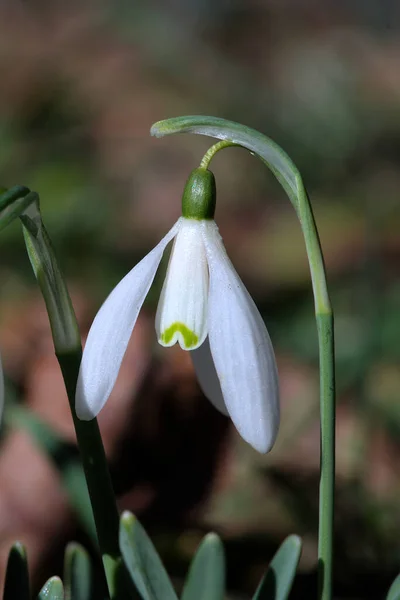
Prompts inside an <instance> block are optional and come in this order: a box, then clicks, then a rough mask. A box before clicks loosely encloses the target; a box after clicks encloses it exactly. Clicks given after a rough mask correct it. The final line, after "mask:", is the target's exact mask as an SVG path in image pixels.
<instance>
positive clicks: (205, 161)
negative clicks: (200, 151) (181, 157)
mask: <svg viewBox="0 0 400 600" xmlns="http://www.w3.org/2000/svg"><path fill="white" fill-rule="evenodd" d="M238 145H239V144H235V143H234V142H230V141H229V140H222V141H221V142H217V143H216V144H214V146H211V148H209V149H208V150H207V152H206V153H205V155H204V156H203V158H202V159H201V163H200V169H208V167H209V165H210V162H211V160H212V159H213V158H214V156H215V155H216V154H217V152H219V151H220V150H223V149H224V148H230V147H232V146H238Z"/></svg>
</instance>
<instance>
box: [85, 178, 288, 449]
mask: <svg viewBox="0 0 400 600" xmlns="http://www.w3.org/2000/svg"><path fill="white" fill-rule="evenodd" d="M215 199H216V193H215V179H214V175H213V174H212V173H211V171H209V170H208V169H205V168H199V169H195V170H194V171H192V173H191V175H190V176H189V179H188V181H187V183H186V186H185V190H184V194H183V199H182V216H181V217H180V218H179V219H178V221H177V222H176V223H175V225H174V226H173V227H172V229H171V230H170V231H169V232H168V233H167V234H166V236H165V237H164V238H163V239H162V240H161V241H160V242H159V243H158V245H157V246H156V247H155V248H154V249H153V250H152V251H151V252H149V254H147V256H145V257H144V258H143V259H142V260H141V261H140V262H139V263H138V264H137V265H136V266H135V267H134V268H133V269H132V270H131V271H130V272H129V273H128V274H127V275H126V276H125V277H124V279H122V281H121V282H120V283H119V284H118V285H117V286H116V287H115V288H114V290H113V291H112V292H111V294H110V295H109V297H108V298H107V300H106V301H105V302H104V304H103V306H102V307H101V309H100V310H99V312H98V314H97V316H96V318H95V320H94V322H93V324H92V327H91V329H90V331H89V335H88V339H87V342H86V346H85V349H84V353H83V358H82V363H81V368H80V372H79V378H78V383H77V391H76V412H77V415H78V417H79V418H80V419H84V420H89V419H92V418H94V417H95V416H96V415H97V414H98V413H99V411H100V410H101V408H102V407H103V406H104V404H105V402H106V401H107V399H108V397H109V395H110V393H111V391H112V389H113V387H114V384H115V381H116V378H117V375H118V371H119V369H120V366H121V362H122V359H123V356H124V354H125V351H126V348H127V345H128V342H129V339H130V337H131V334H132V330H133V327H134V325H135V322H136V319H137V316H138V314H139V311H140V309H141V307H142V304H143V302H144V300H145V298H146V296H147V293H148V291H149V289H150V286H151V284H152V282H153V279H154V277H155V274H156V271H157V269H158V266H159V264H160V261H161V258H162V255H163V252H164V250H165V248H166V246H167V245H168V243H169V242H170V241H172V240H174V241H173V247H172V251H171V256H170V260H169V265H168V269H167V273H166V276H165V280H164V285H163V288H162V291H161V295H160V300H159V303H158V308H157V314H156V323H155V326H156V333H157V338H158V341H159V343H160V344H161V345H163V346H172V345H173V344H175V343H176V342H178V343H179V345H180V346H181V348H183V350H187V351H190V353H191V357H192V360H193V364H194V367H195V370H196V373H197V377H198V380H199V383H200V386H201V388H202V390H203V392H204V394H205V395H206V396H207V397H208V398H209V399H210V401H211V402H212V403H213V404H214V406H216V408H218V409H219V410H220V411H221V412H223V413H224V414H227V415H229V416H230V417H231V419H232V421H233V423H234V425H235V426H236V428H237V430H238V431H239V433H240V435H241V436H242V437H243V438H244V439H245V440H246V441H247V442H248V443H249V444H251V445H252V446H253V447H254V448H255V449H256V450H258V451H259V452H268V451H269V450H270V449H271V447H272V446H273V444H274V442H275V439H276V436H277V433H278V427H279V387H278V376H277V369H276V363H275V357H274V351H273V348H272V344H271V341H270V338H269V335H268V332H267V329H266V327H265V324H264V321H263V319H262V317H261V315H260V313H259V312H258V310H257V307H256V305H255V304H254V302H253V300H252V298H251V296H250V295H249V293H248V291H247V290H246V288H245V286H244V285H243V283H242V281H241V279H240V278H239V276H238V274H237V273H236V271H235V269H234V267H233V265H232V263H231V261H230V260H229V258H228V255H227V253H226V250H225V247H224V245H223V242H222V239H221V236H220V234H219V231H218V227H217V225H216V223H215V221H214V211H215Z"/></svg>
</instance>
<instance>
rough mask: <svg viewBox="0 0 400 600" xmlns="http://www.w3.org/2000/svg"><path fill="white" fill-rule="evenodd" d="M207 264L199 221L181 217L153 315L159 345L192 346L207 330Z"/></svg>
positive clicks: (189, 347) (201, 339) (201, 338)
mask: <svg viewBox="0 0 400 600" xmlns="http://www.w3.org/2000/svg"><path fill="white" fill-rule="evenodd" d="M208 285H209V275H208V264H207V257H206V252H205V247H204V242H203V237H202V225H201V221H198V220H195V219H185V218H182V221H181V226H180V229H179V232H178V234H177V236H176V238H175V242H174V245H173V248H172V251H171V256H170V260H169V265H168V269H167V273H166V276H165V281H164V285H163V289H162V291H161V296H160V301H159V303H158V308H157V315H156V331H157V337H158V341H159V343H160V344H161V345H162V346H172V345H173V344H175V343H176V342H178V344H179V345H180V347H181V348H183V350H195V349H196V348H198V347H199V346H201V344H202V343H203V342H204V340H205V338H206V337H207V333H208Z"/></svg>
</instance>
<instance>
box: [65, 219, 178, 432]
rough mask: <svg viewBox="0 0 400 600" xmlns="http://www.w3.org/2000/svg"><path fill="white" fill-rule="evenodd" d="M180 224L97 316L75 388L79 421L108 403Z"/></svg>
mask: <svg viewBox="0 0 400 600" xmlns="http://www.w3.org/2000/svg"><path fill="white" fill-rule="evenodd" d="M180 224H181V219H179V220H178V221H177V222H176V223H175V225H174V226H173V227H172V229H171V230H170V231H169V232H168V233H167V235H166V236H165V237H164V238H163V239H162V240H161V242H159V244H157V246H156V247H155V248H154V249H153V250H152V251H151V252H149V254H147V255H146V256H145V257H144V258H143V259H142V260H141V261H140V262H139V263H138V264H137V265H136V266H135V267H134V268H133V269H132V271H130V272H129V273H128V274H127V275H126V276H125V277H124V278H123V279H122V281H120V282H119V284H118V285H117V286H116V287H115V288H114V290H113V291H112V292H111V294H110V295H109V296H108V298H107V299H106V301H105V302H104V304H103V306H102V307H101V308H100V310H99V312H98V313H97V315H96V317H95V319H94V321H93V324H92V327H91V328H90V331H89V335H88V338H87V341H86V345H85V349H84V352H83V357H82V363H81V367H80V370H79V377H78V383H77V388H76V396H75V408H76V414H77V415H78V417H79V418H80V419H83V420H87V421H88V420H90V419H93V418H94V417H95V416H96V415H97V414H98V413H99V412H100V410H101V409H102V408H103V406H104V404H105V402H106V401H107V399H108V397H109V395H110V393H111V391H112V389H113V387H114V384H115V381H116V379H117V375H118V372H119V369H120V366H121V362H122V359H123V357H124V354H125V351H126V348H127V346H128V342H129V339H130V337H131V334H132V330H133V327H134V325H135V323H136V319H137V316H138V314H139V311H140V309H141V307H142V304H143V302H144V300H145V298H146V296H147V293H148V291H149V288H150V286H151V284H152V282H153V279H154V276H155V274H156V271H157V268H158V266H159V264H160V261H161V258H162V255H163V252H164V250H165V247H166V245H167V244H168V242H170V241H171V240H172V238H173V237H174V236H175V235H176V233H177V232H178V230H179V228H180Z"/></svg>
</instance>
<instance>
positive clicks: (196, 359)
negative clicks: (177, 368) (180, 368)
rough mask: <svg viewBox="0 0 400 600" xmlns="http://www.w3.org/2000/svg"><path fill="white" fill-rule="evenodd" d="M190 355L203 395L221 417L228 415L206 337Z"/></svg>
mask: <svg viewBox="0 0 400 600" xmlns="http://www.w3.org/2000/svg"><path fill="white" fill-rule="evenodd" d="M190 355H191V357H192V361H193V365H194V368H195V371H196V375H197V379H198V382H199V384H200V387H201V389H202V391H203V394H204V395H205V396H206V397H207V398H208V399H209V400H210V402H211V403H212V404H213V405H214V406H215V408H217V409H218V410H219V411H220V412H221V413H222V414H223V415H229V412H228V409H227V408H226V406H225V402H224V397H223V395H222V391H221V386H220V383H219V379H218V375H217V371H216V370H215V366H214V361H213V357H212V356H211V350H210V342H209V340H208V337H207V338H206V339H205V340H204V342H203V343H202V345H201V346H200V348H197V350H193V351H192V352H191V353H190Z"/></svg>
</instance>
